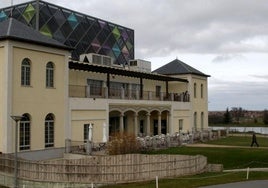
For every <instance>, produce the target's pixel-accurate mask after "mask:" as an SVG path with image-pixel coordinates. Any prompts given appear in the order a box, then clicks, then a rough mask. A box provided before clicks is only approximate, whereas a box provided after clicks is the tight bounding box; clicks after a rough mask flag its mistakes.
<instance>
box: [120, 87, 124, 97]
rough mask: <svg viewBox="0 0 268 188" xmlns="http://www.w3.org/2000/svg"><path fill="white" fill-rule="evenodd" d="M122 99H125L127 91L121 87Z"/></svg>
mask: <svg viewBox="0 0 268 188" xmlns="http://www.w3.org/2000/svg"><path fill="white" fill-rule="evenodd" d="M121 99H125V89H124V88H123V87H121Z"/></svg>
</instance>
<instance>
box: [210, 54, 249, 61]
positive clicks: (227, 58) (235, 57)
mask: <svg viewBox="0 0 268 188" xmlns="http://www.w3.org/2000/svg"><path fill="white" fill-rule="evenodd" d="M243 58H244V57H243V56H242V55H240V54H223V55H218V56H216V57H215V58H214V59H213V60H212V62H214V63H219V62H226V61H231V60H239V61H240V60H241V59H243Z"/></svg>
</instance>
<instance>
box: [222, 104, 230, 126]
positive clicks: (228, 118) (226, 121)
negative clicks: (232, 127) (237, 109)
mask: <svg viewBox="0 0 268 188" xmlns="http://www.w3.org/2000/svg"><path fill="white" fill-rule="evenodd" d="M223 116H224V123H225V124H229V123H231V122H232V117H231V114H230V112H229V109H228V108H227V109H226V112H225V113H224V115H223Z"/></svg>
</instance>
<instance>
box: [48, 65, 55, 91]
mask: <svg viewBox="0 0 268 188" xmlns="http://www.w3.org/2000/svg"><path fill="white" fill-rule="evenodd" d="M54 75H55V66H54V63H53V62H51V61H50V62H48V63H47V64H46V87H47V88H54Z"/></svg>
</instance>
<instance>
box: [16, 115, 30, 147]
mask: <svg viewBox="0 0 268 188" xmlns="http://www.w3.org/2000/svg"><path fill="white" fill-rule="evenodd" d="M30 127H31V122H30V116H29V114H23V118H22V120H21V121H20V128H19V130H20V133H19V135H20V137H19V142H20V146H19V147H20V150H29V149H30V139H31V137H30V136H31V134H30V133H31V130H30Z"/></svg>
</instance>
